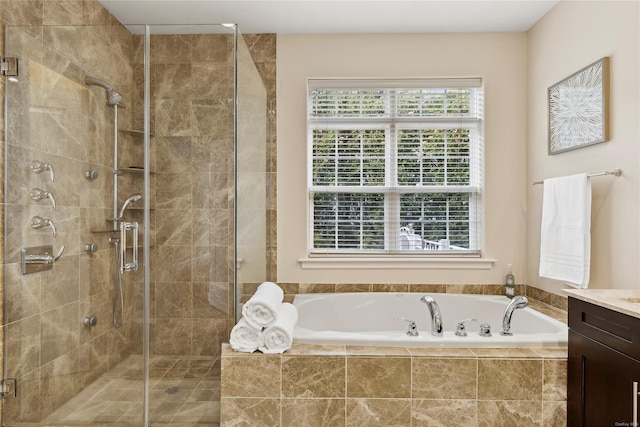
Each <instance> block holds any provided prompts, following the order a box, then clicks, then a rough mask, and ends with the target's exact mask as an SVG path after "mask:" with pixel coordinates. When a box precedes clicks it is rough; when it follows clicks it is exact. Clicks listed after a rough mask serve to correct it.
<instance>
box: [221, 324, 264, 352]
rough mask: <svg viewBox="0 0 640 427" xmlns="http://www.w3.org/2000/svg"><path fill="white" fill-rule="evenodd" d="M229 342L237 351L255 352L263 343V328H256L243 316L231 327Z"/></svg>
mask: <svg viewBox="0 0 640 427" xmlns="http://www.w3.org/2000/svg"><path fill="white" fill-rule="evenodd" d="M229 343H230V344H231V348H232V349H234V350H235V351H242V352H245V353H253V352H254V351H256V350H257V349H258V347H260V345H261V344H262V328H254V327H253V326H251V325H250V324H249V323H248V322H247V319H245V318H244V317H243V318H241V319H240V320H239V321H238V323H236V325H235V326H234V327H233V329H231V337H230V338H229Z"/></svg>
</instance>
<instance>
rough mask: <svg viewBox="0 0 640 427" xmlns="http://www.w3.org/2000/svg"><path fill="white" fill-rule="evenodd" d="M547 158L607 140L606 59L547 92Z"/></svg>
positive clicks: (607, 82) (555, 85)
mask: <svg viewBox="0 0 640 427" xmlns="http://www.w3.org/2000/svg"><path fill="white" fill-rule="evenodd" d="M548 100H549V154H558V153H563V152H565V151H569V150H575V149H576V148H582V147H585V146H588V145H593V144H598V143H600V142H605V141H608V140H609V57H604V58H602V59H599V60H598V61H596V62H594V63H593V64H591V65H588V66H586V67H584V68H583V69H581V70H580V71H577V72H576V73H574V74H572V75H570V76H569V77H567V78H565V79H564V80H561V81H560V82H558V83H556V84H554V85H553V86H551V87H550V88H549V89H548Z"/></svg>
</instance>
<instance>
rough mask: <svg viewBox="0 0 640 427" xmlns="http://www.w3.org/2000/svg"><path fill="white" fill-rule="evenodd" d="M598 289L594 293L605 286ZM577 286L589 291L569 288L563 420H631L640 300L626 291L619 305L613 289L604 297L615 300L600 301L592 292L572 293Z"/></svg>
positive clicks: (602, 426) (639, 352)
mask: <svg viewBox="0 0 640 427" xmlns="http://www.w3.org/2000/svg"><path fill="white" fill-rule="evenodd" d="M593 291H596V290H593ZM593 291H591V292H593ZM597 291H598V292H597V293H596V295H597V294H599V293H600V291H604V290H597ZM577 292H585V293H586V294H587V295H590V294H589V292H590V291H588V290H584V291H577V290H576V291H572V292H567V293H568V294H569V313H568V318H569V360H568V380H567V382H568V384H567V399H568V402H567V425H568V426H569V427H575V426H584V427H592V426H593V427H606V426H611V427H615V426H633V425H634V424H633V423H634V421H637V419H634V416H635V417H637V413H634V412H637V409H634V405H635V406H636V408H637V399H638V387H640V386H639V385H638V383H639V382H640V303H635V302H634V298H632V297H629V296H624V297H623V296H617V297H616V298H617V299H618V300H619V302H620V304H622V307H623V310H622V311H620V310H618V309H617V307H616V304H615V301H616V300H615V298H613V295H616V294H618V292H617V291H616V290H611V292H612V293H611V294H609V295H608V296H607V297H606V300H608V301H609V302H610V301H613V302H614V303H613V304H611V303H609V302H607V303H604V304H600V303H599V302H598V301H597V299H593V298H591V297H592V296H593V295H592V294H591V295H590V297H589V298H585V299H579V298H576V297H575V296H574V295H572V294H573V293H577ZM630 292H632V291H625V292H624V293H620V294H621V295H629V293H630ZM603 294H604V293H603ZM577 296H578V297H579V296H580V295H577ZM638 301H640V299H638ZM634 304H635V305H637V309H636V308H635V306H634ZM634 310H638V317H636V316H634V315H633V314H634ZM625 312H626V313H628V314H625Z"/></svg>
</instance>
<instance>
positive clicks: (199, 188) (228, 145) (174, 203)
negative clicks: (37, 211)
mask: <svg viewBox="0 0 640 427" xmlns="http://www.w3.org/2000/svg"><path fill="white" fill-rule="evenodd" d="M142 42H143V40H142V37H141V36H138V37H136V55H135V65H134V67H135V82H136V87H135V91H134V100H133V105H134V125H135V126H136V127H139V128H142V126H143V122H142V121H143V114H142V106H143V99H144V91H143V83H144V80H143V44H142ZM232 47H233V38H232V36H230V35H220V34H217V35H204V34H203V35H152V37H151V67H150V73H151V75H150V77H151V79H150V88H151V130H152V131H151V132H152V134H153V137H152V141H151V142H152V146H153V150H154V153H152V158H153V159H154V161H153V162H152V163H153V164H154V167H153V173H154V174H153V179H152V181H153V184H154V189H155V200H154V203H153V206H152V207H153V209H154V210H153V212H152V215H153V216H154V218H155V236H154V237H155V241H154V243H155V245H154V247H153V248H152V254H151V258H152V261H151V262H152V271H153V273H152V281H153V283H152V288H151V325H150V326H151V351H152V353H154V354H181V355H216V354H219V348H220V342H221V341H222V340H224V339H225V338H226V336H227V333H228V332H227V331H228V324H229V321H230V319H231V315H230V302H229V301H230V300H232V298H231V294H230V291H231V289H232V286H231V280H232V277H233V276H232V274H231V271H230V268H229V266H230V265H231V263H230V261H229V259H230V258H229V254H230V253H232V248H233V246H232V245H233V234H232V228H231V227H232V223H231V218H232V215H233V205H232V202H233V200H232V195H233V108H232V106H233V62H232V61H233V54H232ZM140 155H142V153H140ZM142 285H143V284H142V277H141V276H140V277H139V280H138V281H137V283H136V313H137V314H136V318H137V319H139V321H138V322H137V323H136V333H135V336H136V337H141V328H142V323H141V321H140V320H141V319H142ZM136 341H137V342H139V343H141V342H142V341H141V339H137V340H136ZM138 350H141V347H140V348H138Z"/></svg>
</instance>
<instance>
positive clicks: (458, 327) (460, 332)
mask: <svg viewBox="0 0 640 427" xmlns="http://www.w3.org/2000/svg"><path fill="white" fill-rule="evenodd" d="M477 321H478V319H464V320H461V321H459V322H458V324H457V325H456V335H457V336H459V337H466V336H467V331H466V329H465V327H464V324H465V322H477Z"/></svg>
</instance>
